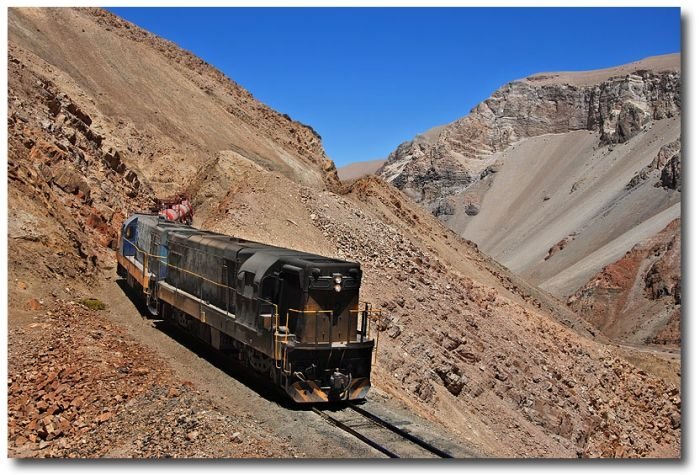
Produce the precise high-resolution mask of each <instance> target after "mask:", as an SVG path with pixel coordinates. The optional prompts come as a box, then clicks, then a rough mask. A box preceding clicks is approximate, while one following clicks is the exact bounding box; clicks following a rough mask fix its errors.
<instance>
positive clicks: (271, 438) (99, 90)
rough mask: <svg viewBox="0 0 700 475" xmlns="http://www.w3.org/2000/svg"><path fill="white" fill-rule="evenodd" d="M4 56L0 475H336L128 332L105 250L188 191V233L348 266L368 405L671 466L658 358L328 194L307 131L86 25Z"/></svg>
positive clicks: (347, 197)
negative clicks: (285, 458)
mask: <svg viewBox="0 0 700 475" xmlns="http://www.w3.org/2000/svg"><path fill="white" fill-rule="evenodd" d="M9 57H10V65H9V70H8V74H9V91H8V92H9V98H10V104H9V107H10V109H9V115H10V120H9V125H8V132H9V136H10V147H9V164H8V166H9V170H8V171H9V183H8V189H9V191H8V193H9V227H10V234H9V248H10V253H9V280H10V286H9V288H10V293H9V304H10V305H9V309H10V311H9V314H10V315H9V333H10V340H9V341H10V346H9V348H8V354H9V357H8V358H9V373H10V393H9V398H8V406H9V408H10V417H9V429H10V430H9V432H8V433H9V438H10V440H9V447H10V449H9V454H10V456H23V457H24V456H27V457H37V456H104V455H114V456H124V457H127V456H136V457H139V456H151V455H153V456H173V455H186V456H206V457H214V456H277V455H280V454H287V455H289V454H291V455H296V454H297V453H299V454H303V453H305V452H307V451H308V450H317V451H316V452H312V453H318V449H317V448H316V449H314V447H313V446H318V447H321V448H328V453H335V452H333V451H332V450H331V449H332V447H333V444H335V442H333V441H331V442H329V440H330V439H328V437H327V436H324V435H323V434H324V433H323V432H322V430H329V429H328V428H327V427H325V425H324V423H323V422H322V421H317V422H318V424H319V425H321V426H323V428H322V429H320V430H316V428H314V430H313V431H312V430H301V429H299V428H298V425H296V426H295V425H294V424H295V422H294V421H295V420H296V419H300V420H305V419H304V418H305V414H304V413H302V411H289V412H288V413H285V414H283V415H280V417H275V418H266V416H265V415H260V414H255V412H256V411H257V412H258V413H259V412H261V409H260V408H261V407H264V408H269V409H270V410H271V411H283V410H284V408H280V407H279V406H278V405H277V404H271V405H266V404H267V403H268V402H269V401H267V400H266V399H265V398H264V397H262V396H260V395H256V394H251V393H245V394H246V395H245V397H238V398H231V400H232V401H233V402H231V403H230V405H228V406H226V410H224V409H222V407H223V406H222V404H223V403H221V400H222V399H223V398H221V397H220V396H222V394H223V393H222V392H220V391H221V389H217V387H218V388H220V387H222V386H226V387H229V386H232V385H234V382H233V379H231V378H228V376H227V375H219V376H217V375H216V374H215V373H214V372H213V371H212V372H211V373H206V372H200V371H196V370H195V369H191V367H197V368H199V366H196V365H197V364H199V363H197V362H196V360H199V359H200V358H198V357H193V358H191V360H186V361H188V364H180V363H175V361H183V360H181V359H180V358H181V356H182V353H183V352H186V349H183V348H184V347H182V346H180V345H179V344H176V343H173V341H172V340H171V339H169V338H165V337H163V335H161V336H160V337H159V338H153V339H152V340H153V341H151V342H149V343H148V344H150V346H149V348H150V349H149V350H147V349H144V348H142V347H141V343H143V336H142V335H143V334H145V333H146V331H147V330H146V324H145V323H143V322H142V321H141V318H139V316H138V314H137V315H136V316H135V317H134V318H133V319H129V318H127V317H124V316H123V311H126V309H127V307H126V306H125V305H123V304H120V303H118V302H117V300H118V298H121V299H123V298H124V296H123V291H122V289H119V288H118V287H117V286H116V284H114V283H113V281H112V280H111V275H112V274H113V266H114V257H113V254H112V252H111V251H110V249H109V245H110V243H111V241H113V239H114V237H115V229H116V228H117V227H118V226H119V224H120V222H121V220H122V218H123V217H124V216H125V215H127V214H128V212H129V211H130V210H134V209H143V208H144V207H147V206H148V205H149V204H150V203H151V202H152V200H153V199H154V197H156V196H157V195H159V194H161V193H170V192H172V191H181V190H183V189H186V190H188V191H189V192H190V193H191V194H192V195H193V202H194V204H195V206H196V219H197V224H198V225H200V226H201V227H204V228H209V229H214V230H217V231H221V232H225V233H229V234H233V235H237V236H240V237H242V238H248V239H254V240H258V241H264V242H267V243H270V244H275V245H282V246H288V247H293V248H297V249H302V250H307V251H311V252H316V253H320V254H323V255H328V256H337V257H342V258H347V259H353V260H358V261H359V262H361V263H362V265H363V269H364V271H365V272H364V278H363V282H364V284H363V290H362V293H363V295H362V297H363V299H365V300H368V301H370V302H372V303H373V304H374V306H375V308H380V309H382V310H383V315H382V317H381V318H379V319H377V321H376V322H374V323H373V325H372V331H373V332H374V334H375V335H377V337H378V338H379V350H378V355H377V364H376V366H375V372H374V374H373V378H374V381H375V383H374V384H375V385H376V387H377V390H378V391H380V392H382V393H383V394H385V395H388V397H389V398H390V400H392V401H400V402H402V403H403V404H405V405H406V406H407V407H409V408H410V410H411V411H412V412H413V413H415V414H418V415H420V416H421V417H422V418H424V419H425V420H429V421H432V422H433V423H437V424H438V425H440V426H441V427H444V428H445V429H446V430H449V431H450V433H451V434H452V435H453V436H454V439H455V440H458V441H459V442H460V443H461V444H464V445H465V446H468V447H472V448H474V451H475V452H476V453H480V454H482V455H484V456H492V457H517V456H519V457H537V456H542V457H577V456H579V457H596V456H606V457H678V456H679V455H680V435H681V427H680V423H681V417H680V407H681V396H680V393H679V387H680V385H679V381H678V380H677V378H674V377H673V375H674V374H675V373H673V371H671V372H666V373H664V374H660V373H656V372H655V371H654V370H653V367H654V366H653V363H654V361H655V356H654V355H653V354H650V353H639V354H635V358H636V359H635V363H634V364H633V363H631V361H632V358H631V357H629V356H627V354H623V353H621V352H620V350H619V348H617V347H616V346H614V345H609V344H608V342H607V340H606V338H604V337H603V336H601V335H600V334H599V332H598V331H597V330H596V329H595V328H594V327H593V326H592V325H590V324H589V323H588V322H586V321H583V320H581V319H579V318H578V316H577V315H576V314H575V313H574V312H573V311H571V309H570V308H568V307H567V306H566V305H565V304H564V303H563V302H561V301H559V300H557V299H555V298H553V297H552V296H551V295H550V294H548V293H546V292H543V291H541V290H540V289H538V288H537V287H534V286H532V285H530V284H529V283H527V282H526V281H525V280H523V279H521V278H519V277H518V276H516V275H514V274H513V273H511V272H510V271H508V270H507V269H506V268H504V267H503V266H502V265H500V264H498V263H497V262H495V261H494V260H493V259H491V258H489V257H487V256H486V255H485V254H483V253H482V252H480V251H479V249H478V248H477V246H475V245H474V244H473V243H472V242H470V241H467V240H465V239H463V238H461V237H460V236H458V235H456V234H455V233H453V232H451V231H450V230H449V229H448V228H446V227H445V226H444V225H443V224H442V223H441V222H440V221H439V220H437V219H436V218H435V217H434V216H432V215H431V214H430V213H428V212H426V211H425V210H424V209H422V208H421V207H420V206H419V205H417V204H416V203H414V202H413V201H411V200H410V199H408V198H407V197H406V196H405V195H404V194H403V193H401V192H400V191H398V190H397V189H395V188H394V187H391V186H389V185H388V184H387V183H385V182H383V181H381V180H379V179H378V178H376V177H371V178H365V179H362V180H359V181H357V182H355V183H354V184H353V185H352V186H349V187H346V188H343V189H340V188H337V181H336V180H337V178H336V176H335V170H334V167H333V165H332V162H330V161H328V160H327V159H326V158H325V155H324V154H323V150H322V148H321V145H320V142H319V141H318V137H317V136H316V135H314V134H313V132H312V131H311V129H309V128H308V127H305V126H303V125H301V124H298V123H295V122H294V121H292V120H290V119H287V118H286V117H285V116H283V115H280V114H278V113H276V112H274V111H271V110H270V109H268V108H266V107H265V106H263V105H262V104H259V103H258V102H256V101H255V100H254V99H253V98H251V97H250V95H249V94H247V93H245V92H244V91H243V90H242V89H240V88H239V87H238V86H236V85H235V84H234V83H232V82H230V81H228V80H227V79H225V78H223V76H221V74H220V73H218V72H216V71H215V70H214V69H213V68H211V67H209V66H207V65H205V64H203V63H202V62H201V61H199V60H198V59H196V58H194V57H193V56H192V55H189V54H188V53H186V52H184V51H182V50H179V49H178V48H176V47H175V46H174V45H172V44H170V43H167V42H165V41H163V40H161V39H159V38H156V37H154V36H153V35H150V34H149V33H146V32H144V31H142V30H140V29H138V28H136V27H135V26H133V25H131V24H129V23H127V22H123V21H122V20H120V19H118V18H116V17H114V16H112V15H110V14H108V13H105V12H103V11H101V10H68V9H61V10H51V9H40V10H34V9H23V10H11V11H10V51H9ZM207 91H209V92H207ZM228 106H230V109H231V110H232V111H234V112H230V111H229V110H228V109H227V107H228ZM670 158H671V159H672V157H670ZM656 173H657V172H656V171H654V170H650V171H649V173H648V174H647V178H646V179H643V180H642V181H644V183H651V182H653V181H655V180H656V178H655V177H656V175H655V174H656ZM662 189H663V188H662ZM102 271H105V272H106V273H102ZM110 286H111V287H110ZM105 288H110V289H112V290H111V291H106V290H105ZM94 293H99V294H100V295H103V296H104V300H105V302H103V303H105V304H106V305H107V307H108V308H110V307H113V308H114V309H115V310H113V311H111V312H107V313H106V314H104V315H102V316H100V314H99V313H98V312H99V310H95V309H90V308H89V306H88V305H87V304H86V303H85V302H86V301H85V300H84V298H85V297H87V296H91V295H94ZM115 294H118V296H119V297H117V295H115ZM110 299H111V300H110ZM81 302H82V303H81ZM131 320H136V322H132V321H131ZM122 325H125V326H126V327H127V329H128V330H123V329H122ZM149 330H152V329H150V328H149ZM137 338H142V340H136V341H134V340H135V339H137ZM154 341H155V342H157V344H156V343H153V342H154ZM86 352H87V353H86ZM86 355H87V356H86ZM92 358H95V359H94V360H93V359H92ZM137 361H138V363H136V362H137ZM193 361H194V362H193ZM192 365H195V366H192ZM169 366H172V367H169ZM676 366H677V365H676ZM642 367H644V368H645V369H641V368H642ZM188 368H190V369H188ZM648 368H652V369H648ZM170 369H172V370H173V371H179V372H180V373H185V374H188V376H187V380H180V379H177V378H171V373H170ZM195 372H196V373H197V374H194V373H195ZM200 373H201V374H200ZM667 374H671V376H672V377H668V376H667ZM210 376H211V378H214V379H212V380H210V381H208V382H207V378H209V377H210ZM217 378H218V379H217ZM221 378H223V379H221ZM190 379H191V380H194V381H198V382H199V383H198V384H201V385H203V386H204V387H206V390H205V389H202V388H200V387H197V386H194V383H188V381H189V380H190ZM192 386H194V387H192ZM95 388H97V389H95ZM210 390H211V391H212V393H211V394H209V391H210ZM205 393H206V394H205ZM227 404H229V403H227ZM273 406H274V407H273ZM244 407H247V408H254V409H251V410H250V412H252V413H253V414H252V415H251V416H250V418H249V417H247V416H245V417H244V413H245V410H244V409H243V408H244ZM139 408H141V409H139ZM265 410H267V409H265ZM250 412H249V413H248V414H250ZM275 414H278V412H275ZM312 416H313V415H312ZM313 417H315V416H313ZM260 420H267V421H271V422H270V423H269V424H264V425H263V424H262V423H259V421H260ZM280 421H284V424H280ZM229 425H233V426H234V427H235V429H236V431H240V432H241V434H242V435H239V436H234V435H235V433H233V434H231V433H227V431H226V430H225V427H228V426H229ZM309 427H311V426H310V425H309V426H307V427H306V429H308V428H309ZM290 428H291V429H290ZM280 434H285V435H284V436H280ZM290 434H292V435H290ZM297 434H301V435H299V436H297ZM294 436H296V438H295V437H294ZM151 438H153V439H155V440H156V442H153V441H151ZM302 439H303V440H302ZM309 439H310V440H312V442H309ZM335 445H338V444H335ZM107 446H110V447H115V449H114V451H110V450H105V449H106V447H107ZM299 447H306V449H304V450H299ZM337 453H338V454H340V456H342V455H344V454H347V452H344V451H342V450H340V451H339V452H337Z"/></svg>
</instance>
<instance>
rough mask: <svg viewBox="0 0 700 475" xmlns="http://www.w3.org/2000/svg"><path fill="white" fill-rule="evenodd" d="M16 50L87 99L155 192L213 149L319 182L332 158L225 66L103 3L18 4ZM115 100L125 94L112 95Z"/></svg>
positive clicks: (171, 188)
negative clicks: (34, 6)
mask: <svg viewBox="0 0 700 475" xmlns="http://www.w3.org/2000/svg"><path fill="white" fill-rule="evenodd" d="M9 40H10V45H11V48H10V52H11V54H12V55H14V56H15V57H17V58H18V59H20V60H21V61H23V62H25V63H31V64H36V65H37V66H39V65H40V64H41V63H42V62H45V63H46V64H47V65H50V67H49V68H46V72H47V73H48V78H47V79H50V80H52V81H54V82H60V83H61V84H62V86H63V87H64V88H65V91H64V92H65V93H66V94H68V95H70V96H71V97H73V98H75V100H78V98H80V99H81V100H82V102H83V104H82V107H83V109H84V111H85V112H86V113H87V114H88V115H90V116H91V117H94V118H95V119H94V122H95V123H94V124H93V128H94V129H95V131H96V133H98V134H102V135H109V136H110V140H111V141H112V143H110V145H111V146H113V147H114V148H115V149H117V150H118V151H119V152H120V154H121V155H122V158H123V159H124V161H125V162H126V163H127V164H138V167H139V171H140V173H142V174H143V177H145V178H147V179H148V181H149V182H150V183H151V184H152V185H153V187H154V190H155V191H156V192H157V193H163V194H166V195H167V194H170V193H173V192H177V191H179V190H180V188H182V186H183V185H184V184H185V183H186V182H187V180H188V179H189V177H190V176H191V174H193V173H195V172H196V171H197V170H198V169H199V167H201V165H202V164H203V163H204V161H206V160H207V159H208V158H209V157H210V156H211V155H212V154H213V153H215V152H217V151H219V150H227V149H234V150H237V151H238V152H239V153H242V154H244V155H245V156H247V157H249V158H250V159H251V160H254V161H256V162H257V163H260V164H261V165H262V166H265V167H267V168H271V169H275V170H280V171H283V172H284V173H286V174H290V175H294V176H295V177H296V178H297V179H298V180H300V182H302V183H304V184H307V185H311V186H319V185H320V184H322V183H323V181H324V178H326V174H327V173H329V175H328V177H327V179H328V180H329V182H332V181H333V180H335V179H336V178H335V173H334V168H333V164H332V162H331V161H330V160H328V159H327V158H326V156H325V154H324V152H323V148H322V147H321V139H320V137H319V136H318V134H317V133H316V132H315V131H314V130H313V129H311V128H310V127H308V126H305V125H303V124H300V123H299V122H295V121H293V120H292V119H290V118H289V117H288V116H286V115H282V114H280V113H278V112H276V111H273V110H272V109H270V108H269V107H267V106H266V105H264V104H262V103H260V102H258V101H257V100H256V99H255V98H253V97H252V96H251V95H250V93H249V92H247V91H246V90H244V89H243V88H241V87H240V86H238V85H237V84H235V83H234V82H232V81H231V80H229V79H228V78H226V77H225V76H224V75H223V74H222V73H221V72H220V71H217V70H216V69H214V68H212V67H211V66H209V65H207V64H206V63H205V62H203V61H202V60H201V59H199V58H197V57H195V56H193V55H192V54H190V53H187V52H185V51H183V50H181V49H179V48H177V47H176V46H175V45H174V44H172V43H170V42H168V41H165V40H163V39H161V38H158V37H156V36H154V35H152V34H151V33H148V32H146V31H144V30H142V29H140V28H138V27H136V26H135V25H132V24H130V23H128V22H125V21H123V20H121V19H120V18H118V17H116V16H114V15H112V14H110V13H108V12H106V11H104V10H101V9H78V10H75V9H65V8H56V9H11V10H10V12H9ZM115 98H118V99H117V100H115Z"/></svg>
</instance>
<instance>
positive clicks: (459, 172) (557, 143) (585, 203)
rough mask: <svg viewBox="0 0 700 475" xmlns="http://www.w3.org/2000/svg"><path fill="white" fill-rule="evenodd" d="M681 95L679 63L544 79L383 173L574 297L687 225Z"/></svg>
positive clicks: (495, 102) (447, 129) (554, 289)
mask: <svg viewBox="0 0 700 475" xmlns="http://www.w3.org/2000/svg"><path fill="white" fill-rule="evenodd" d="M680 87H681V78H680V57H679V55H667V56H660V57H654V58H648V59H646V60H643V61H640V62H638V63H632V64H629V65H625V66H620V67H617V68H611V69H608V70H600V71H591V72H581V73H549V74H540V75H535V76H531V77H528V78H526V79H523V80H518V81H514V82H511V83H509V84H507V85H505V86H503V87H502V88H500V89H499V90H498V91H496V92H495V93H494V94H493V96H492V97H490V98H488V99H487V100H485V101H484V102H482V103H481V104H479V105H478V106H477V107H475V108H474V109H473V110H472V111H471V113H470V114H469V115H467V116H466V117H463V118H461V119H459V120H457V121H455V122H453V123H451V124H448V125H445V126H441V127H437V128H435V129H432V130H430V131H428V132H427V133H425V134H422V135H419V136H418V137H416V138H415V139H414V140H412V141H410V142H406V143H404V144H401V145H400V146H399V147H398V148H397V149H396V150H395V151H394V152H393V153H392V154H391V155H390V156H389V158H388V160H387V162H386V164H385V165H384V166H383V167H382V168H381V169H380V170H379V172H378V173H379V174H380V175H381V176H382V177H383V178H384V179H385V180H387V181H389V182H390V183H392V184H393V185H395V186H396V187H398V188H399V189H401V190H403V191H404V192H405V193H406V194H408V195H409V196H411V197H412V198H413V199H414V200H415V201H417V202H419V203H420V204H422V205H423V206H424V207H426V208H427V209H428V210H429V211H431V212H432V213H433V215H435V216H437V217H439V218H440V219H441V220H442V221H443V222H445V223H446V224H447V225H448V226H450V227H451V228H452V229H453V230H454V231H455V232H457V233H458V234H460V235H462V236H463V237H465V238H467V239H470V240H472V241H474V242H475V243H477V244H478V246H479V248H480V249H481V250H483V251H485V252H486V253H487V254H489V255H491V256H492V257H494V258H495V259H496V260H497V261H499V262H500V263H502V264H504V265H505V266H506V267H508V268H509V269H511V270H513V271H515V272H516V273H518V274H520V275H521V276H522V277H524V278H526V279H527V280H529V281H530V282H531V283H533V284H535V285H538V286H540V287H541V288H543V289H544V290H547V291H549V292H551V293H553V294H554V295H556V296H558V297H560V298H562V299H567V298H568V297H569V296H570V295H573V294H575V293H576V292H577V291H578V290H579V289H580V288H581V287H582V286H584V285H587V284H589V281H590V280H591V279H594V278H595V276H596V274H597V273H598V272H600V271H601V269H603V268H604V267H605V266H607V265H609V264H612V263H614V262H615V261H617V260H619V259H622V258H623V257H624V255H625V253H626V252H627V251H629V250H630V249H632V248H633V247H634V246H635V245H637V244H638V243H640V242H642V241H645V240H646V239H650V238H652V237H653V236H654V235H656V234H657V233H660V232H661V231H662V230H663V229H664V228H665V227H666V225H668V224H669V223H670V222H671V221H672V220H674V219H676V218H679V217H680V201H681V193H680V191H681V181H682V180H681V164H682V162H681V156H682V154H681V142H680V133H681V124H680V111H681V101H680ZM674 229H675V231H674ZM678 229H679V228H672V229H671V231H669V232H670V233H671V234H673V233H674V232H675V233H676V234H678V233H679V231H678ZM644 249H646V251H649V249H647V248H644ZM644 249H642V250H638V251H637V252H638V253H643V252H646V251H644ZM649 252H651V251H649ZM645 259H646V258H645ZM674 262H675V266H671V267H670V268H669V271H671V272H672V273H675V275H676V278H678V279H680V261H679V260H678V261H674ZM628 283H629V284H630V285H631V284H632V283H633V280H631V281H630V282H628ZM627 290H629V289H626V290H625V292H627ZM596 302H597V303H596V304H594V306H595V305H598V304H600V305H602V306H604V305H605V304H603V303H602V300H600V299H599V300H596ZM589 303H590V302H589ZM646 303H648V304H650V302H646ZM586 305H588V303H587V304H586ZM650 305H651V304H650ZM579 307H580V305H578V306H576V308H577V309H580V308H579ZM594 313H596V312H594ZM648 313H649V314H650V315H651V314H655V313H654V312H653V311H651V310H650V311H649V312H648ZM597 318H598V317H595V318H593V319H592V321H593V322H594V323H596V324H599V323H600V322H599V321H598V320H597ZM606 318H608V317H606ZM609 318H612V316H609ZM650 318H651V317H650ZM657 320H658V319H657ZM655 321H656V320H655ZM625 325H626V323H612V324H606V325H603V327H605V328H608V329H612V328H614V327H615V328H617V327H621V326H625ZM610 336H613V337H617V336H621V333H619V332H617V331H612V332H611V334H610Z"/></svg>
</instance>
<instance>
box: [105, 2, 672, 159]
mask: <svg viewBox="0 0 700 475" xmlns="http://www.w3.org/2000/svg"><path fill="white" fill-rule="evenodd" d="M110 10H111V11H112V12H114V13H116V14H117V15H120V16H122V17H123V18H126V19H127V20H130V21H132V22H134V23H136V24H137V25H139V26H141V27H143V28H145V29H147V30H149V31H151V32H153V33H156V34H158V35H160V36H162V37H165V38H167V39H169V40H171V41H173V42H175V43H177V44H178V45H179V46H181V47H182V48H185V49H187V50H189V51H191V52H193V53H194V54H196V55H198V56H199V57H201V58H202V59H204V60H205V61H207V62H208V63H210V64H212V65H214V66H216V67H217V68H219V69H220V70H222V71H223V72H224V73H225V74H226V75H228V76H229V77H230V78H232V79H233V80H234V81H236V82H238V83H239V84H241V85H242V86H243V87H245V88H246V89H248V90H249V91H250V92H252V93H253V95H255V97H257V98H258V99H259V100H261V101H263V102H265V103H266V104H268V105H270V106H271V107H273V108H274V109H276V110H278V111H280V112H284V113H287V114H289V115H290V116H292V117H293V118H294V119H296V120H299V121H301V122H304V123H306V124H309V125H311V126H312V127H313V128H314V129H316V130H317V131H318V132H319V133H320V134H321V136H322V137H323V144H324V147H325V149H326V152H327V153H328V155H329V156H330V157H331V158H332V159H333V160H335V162H336V164H337V165H338V166H343V165H345V164H347V163H351V162H355V161H362V160H370V159H376V158H384V157H386V155H388V154H389V153H390V152H391V151H392V150H393V149H394V148H395V147H396V146H397V145H398V144H399V143H401V142H403V141H405V140H409V139H410V138H412V137H413V136H414V135H416V134H417V133H420V132H423V131H425V130H427V129H429V128H431V127H433V126H436V125H440V124H444V123H447V122H451V121H453V120H455V119H457V118H459V117H461V116H463V115H466V114H467V113H468V112H469V110H470V109H471V108H472V107H473V106H475V105H476V104H478V103H479V102H481V101H482V100H484V99H486V98H487V97H488V96H489V95H490V94H491V93H492V92H493V91H494V90H496V89H497V88H498V87H500V86H501V85H502V84H504V83H506V82H508V81H511V80H513V79H518V78H522V77H525V76H527V75H530V74H533V73H537V72H544V71H562V70H586V69H596V68H603V67H609V66H614V65H618V64H623V63H627V62H631V61H635V60H638V59H641V58H644V57H646V56H652V55H657V54H665V53H674V52H679V51H680V10H679V9H678V8H111V9H110Z"/></svg>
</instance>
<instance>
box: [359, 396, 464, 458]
mask: <svg viewBox="0 0 700 475" xmlns="http://www.w3.org/2000/svg"><path fill="white" fill-rule="evenodd" d="M348 407H350V409H352V410H353V411H355V412H357V413H358V414H360V415H362V416H364V417H366V418H367V419H370V420H371V421H373V422H376V423H377V424H379V425H381V426H382V427H386V428H387V429H389V430H390V431H392V432H394V433H395V434H398V435H400V436H401V437H403V438H404V439H406V440H409V441H411V442H413V443H414V444H416V445H417V446H419V447H421V448H423V449H425V450H427V451H428V452H430V453H433V454H435V455H437V456H438V457H441V458H448V459H451V458H454V457H453V456H452V455H450V454H448V453H447V452H445V451H444V450H441V449H438V448H437V447H435V446H434V445H431V444H429V443H428V442H426V441H424V440H423V439H421V438H418V437H416V436H415V435H413V434H410V433H408V432H406V431H405V430H403V429H400V428H398V427H396V426H395V425H394V424H392V423H390V422H387V421H385V420H384V419H382V418H380V417H379V416H377V415H375V414H372V413H371V412H369V411H367V410H365V409H362V408H360V407H357V406H355V405H352V404H351V405H350V406H348Z"/></svg>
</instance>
